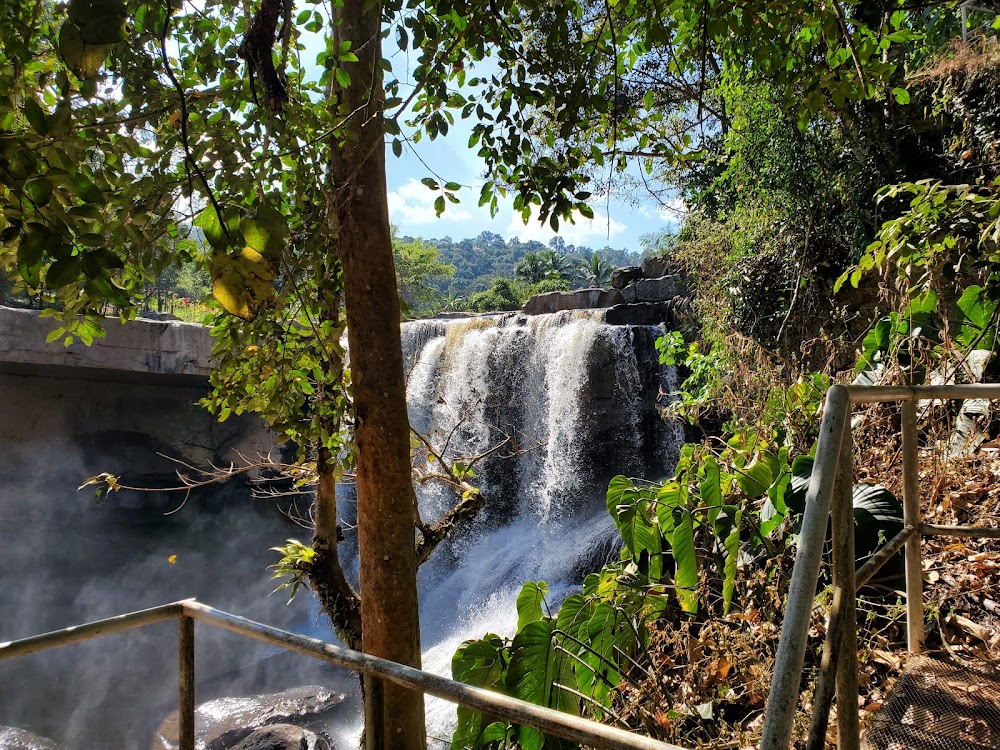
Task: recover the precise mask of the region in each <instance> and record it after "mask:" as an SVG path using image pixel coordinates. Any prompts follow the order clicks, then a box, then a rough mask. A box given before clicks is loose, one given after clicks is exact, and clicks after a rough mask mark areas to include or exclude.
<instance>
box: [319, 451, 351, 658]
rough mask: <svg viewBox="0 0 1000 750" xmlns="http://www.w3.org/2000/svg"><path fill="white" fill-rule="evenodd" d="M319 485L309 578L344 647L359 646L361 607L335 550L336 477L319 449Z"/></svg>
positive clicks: (326, 454) (327, 452) (325, 452)
mask: <svg viewBox="0 0 1000 750" xmlns="http://www.w3.org/2000/svg"><path fill="white" fill-rule="evenodd" d="M318 464H319V466H318V468H319V485H318V486H317V487H316V506H315V510H314V514H313V515H314V520H315V527H314V529H313V539H312V547H313V549H314V550H316V557H315V558H314V559H313V563H312V567H311V575H310V580H311V583H312V586H313V588H314V589H315V591H316V597H317V598H318V599H319V603H320V606H321V607H322V608H323V611H324V612H325V613H326V615H327V617H329V618H330V621H331V622H332V623H333V627H334V630H335V631H336V633H337V637H338V638H340V640H342V641H343V642H344V644H345V645H346V646H347V647H348V648H353V649H359V648H361V607H360V602H359V601H358V595H357V594H356V593H355V591H354V589H353V588H352V587H351V584H350V582H349V581H348V580H347V576H346V575H344V569H343V567H342V566H341V564H340V556H339V555H338V553H337V542H338V541H339V538H338V533H339V529H338V528H337V478H336V475H335V473H334V465H333V460H332V459H331V456H330V451H329V450H327V449H326V448H320V451H319V462H318Z"/></svg>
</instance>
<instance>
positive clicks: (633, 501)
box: [607, 475, 659, 558]
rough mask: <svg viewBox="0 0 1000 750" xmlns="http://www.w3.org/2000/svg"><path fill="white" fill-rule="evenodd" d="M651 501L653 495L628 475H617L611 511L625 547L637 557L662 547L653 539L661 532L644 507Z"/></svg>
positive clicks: (610, 498) (611, 486)
mask: <svg viewBox="0 0 1000 750" xmlns="http://www.w3.org/2000/svg"><path fill="white" fill-rule="evenodd" d="M648 502H649V498H648V497H646V496H645V495H644V494H643V493H640V492H639V490H638V489H637V488H636V487H635V485H634V484H633V483H632V482H631V481H630V480H629V479H627V478H626V477H624V476H620V475H619V476H617V477H615V478H614V479H612V480H611V483H610V484H609V485H608V494H607V506H608V512H609V513H611V517H612V518H613V519H614V522H615V525H616V526H617V527H618V531H619V533H620V534H621V536H622V541H623V542H624V543H625V548H626V549H627V550H628V551H629V552H631V553H632V555H633V557H636V558H638V557H639V555H640V554H641V553H642V552H651V551H654V550H655V549H656V548H658V547H659V544H657V543H654V541H653V535H654V534H658V533H659V531H658V530H657V529H656V528H655V527H654V526H653V522H652V521H651V520H650V518H649V516H648V514H647V513H646V510H645V508H644V507H643V506H645V505H646V504H648Z"/></svg>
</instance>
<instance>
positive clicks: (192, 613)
mask: <svg viewBox="0 0 1000 750" xmlns="http://www.w3.org/2000/svg"><path fill="white" fill-rule="evenodd" d="M174 618H176V619H177V620H178V621H179V624H180V625H179V637H178V652H179V666H180V673H179V680H178V682H179V689H178V692H179V704H180V705H179V735H180V736H179V738H178V739H179V743H178V744H179V747H180V750H194V747H195V738H194V707H195V691H194V643H195V641H194V621H195V620H198V621H200V622H203V623H205V624H207V625H211V626H214V627H219V628H223V629H225V630H229V631H232V632H234V633H238V634H240V635H243V636H246V637H249V638H253V639H255V640H258V641H263V642H264V643H270V644H272V645H275V646H280V647H281V648H285V649H288V650H289V651H295V652H297V653H300V654H305V655H306V656H310V657H312V658H314V659H320V660H322V661H326V662H329V663H330V664H334V665H336V666H340V667H346V668H348V669H350V670H352V671H355V672H360V673H362V674H364V675H370V676H373V677H376V678H380V679H382V680H388V681H389V682H394V683H396V684H398V685H402V686H404V687H408V688H413V689H414V690H418V691H420V692H422V693H427V694H429V695H434V696H437V697H439V698H444V699H445V700H448V701H451V702H453V703H458V704H460V705H463V706H468V707H469V708H474V709H476V710H478V711H483V712H486V713H489V714H490V715H491V716H493V717H496V718H498V719H506V720H508V721H512V722H514V723H516V724H521V725H524V726H529V727H532V728H533V729H537V730H539V731H541V732H544V733H546V734H550V735H553V736H555V737H561V738H563V739H567V740H571V741H573V742H579V743H582V744H585V745H588V746H590V747H595V748H608V750H685V749H684V748H681V747H679V746H677V745H671V744H669V743H666V742H660V741H659V740H654V739H652V738H651V737H644V736H642V735H638V734H633V733H631V732H627V731H625V730H623V729H618V728H616V727H611V726H608V725H606V724H600V723H598V722H596V721H591V720H589V719H584V718H581V717H579V716H574V715H573V714H568V713H563V712H562V711H555V710H553V709H551V708H546V707H544V706H539V705H536V704H534V703H527V702H526V701H522V700H518V699H517V698H511V697H510V696H506V695H502V694H500V693H494V692H492V691H489V690H485V689H483V688H477V687H473V686H471V685H466V684H465V683H462V682H457V681H455V680H450V679H448V678H447V677H441V676H439V675H435V674H431V673H429V672H424V671H422V670H420V669H416V668H415V667H409V666H406V665H404V664H397V663H396V662H392V661H389V660H387V659H380V658H378V657H376V656H371V655H369V654H364V653H361V652H360V651H354V650H352V649H348V648H343V647H342V646H336V645H334V644H332V643H326V642H324V641H321V640H318V639H316V638H309V637H307V636H304V635H299V634H297V633H289V632H288V631H285V630H280V629H278V628H274V627H271V626H269V625H264V624H262V623H259V622H254V621H252V620H247V619H245V618H243V617H239V616H237V615H233V614H230V613H228V612H223V611H221V610H218V609H215V608H214V607H210V606H208V605H206V604H201V603H200V602H197V601H195V600H194V599H187V600H184V601H179V602H173V603H171V604H164V605H161V606H159V607H153V608H151V609H145V610H141V611H139V612H131V613H129V614H125V615H119V616H118V617H111V618H108V619H106V620H98V621H96V622H91V623H87V624H85V625H77V626H74V627H71V628H64V629H63V630H56V631H53V632H51V633H44V634H42V635H35V636H31V637H29V638H22V639H20V640H16V641H9V642H7V643H0V661H2V660H4V659H9V658H13V657H15V656H24V655H26V654H31V653H35V652H37V651H44V650H46V649H50V648H55V647H57V646H63V645H66V644H69V643H78V642H80V641H85V640H88V639H91V638H99V637H101V636H105V635H111V634H113V633H119V632H122V631H124V630H130V629H133V628H139V627H142V626H144V625H149V624H151V623H155V622H161V621H163V620H170V619H174Z"/></svg>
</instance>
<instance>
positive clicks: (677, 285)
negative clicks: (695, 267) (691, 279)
mask: <svg viewBox="0 0 1000 750" xmlns="http://www.w3.org/2000/svg"><path fill="white" fill-rule="evenodd" d="M686 291H687V290H686V287H685V284H684V281H683V279H681V277H680V276H676V275H675V276H660V277H658V278H655V279H639V280H638V281H637V282H635V295H636V298H637V299H638V300H639V302H665V301H666V300H668V299H673V298H674V297H681V296H683V295H684V294H685V292H686Z"/></svg>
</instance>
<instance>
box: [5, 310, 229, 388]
mask: <svg viewBox="0 0 1000 750" xmlns="http://www.w3.org/2000/svg"><path fill="white" fill-rule="evenodd" d="M56 326H57V323H56V322H55V321H53V320H52V319H50V318H42V317H40V315H39V313H38V311H37V310H19V309H15V308H9V307H0V369H2V370H4V371H6V372H11V373H17V374H44V375H47V376H49V377H63V376H67V377H75V378H79V377H80V376H81V375H82V374H84V373H86V375H84V377H85V379H89V380H116V381H125V382H141V381H146V380H148V381H156V382H163V379H164V377H167V378H168V379H170V380H174V381H175V382H179V383H181V382H183V383H190V384H196V383H198V382H204V380H206V379H207V378H208V376H209V374H210V373H211V371H212V368H213V366H214V364H215V362H214V361H213V360H212V337H211V334H210V333H209V329H208V328H206V327H205V326H202V325H198V324H196V323H183V322H179V321H154V320H144V319H139V320H133V321H131V322H129V323H126V324H122V323H121V322H120V321H118V320H117V319H116V318H108V319H106V320H105V322H104V329H105V331H106V332H107V335H106V336H105V337H104V338H101V339H97V340H95V341H94V343H93V345H91V346H86V345H84V344H82V343H80V342H76V343H74V344H71V345H70V346H68V347H67V346H64V345H63V343H62V341H54V342H52V343H46V342H45V337H46V336H48V334H49V333H50V332H51V331H52V330H53V328H55V327H56ZM70 369H72V371H68V370H70Z"/></svg>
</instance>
